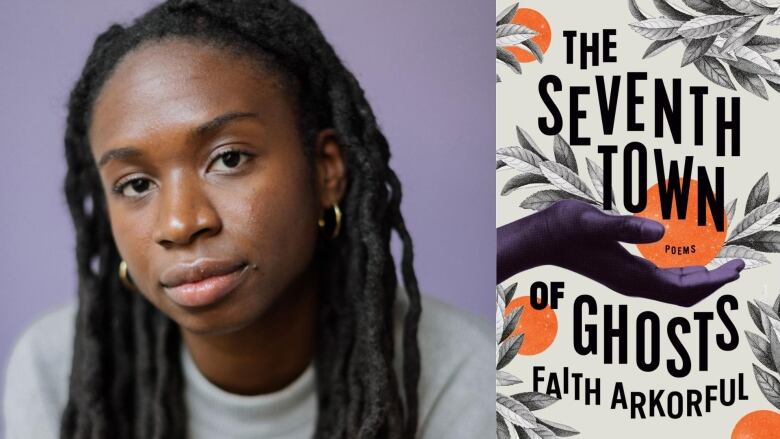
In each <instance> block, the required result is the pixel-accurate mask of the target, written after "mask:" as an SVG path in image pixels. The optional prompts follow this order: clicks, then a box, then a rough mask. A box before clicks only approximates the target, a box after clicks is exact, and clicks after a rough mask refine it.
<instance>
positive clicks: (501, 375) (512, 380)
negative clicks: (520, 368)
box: [496, 370, 523, 386]
mask: <svg viewBox="0 0 780 439" xmlns="http://www.w3.org/2000/svg"><path fill="white" fill-rule="evenodd" d="M522 382H523V380H521V379H520V378H518V377H516V376H514V375H512V374H511V373H509V372H504V371H503V370H497V371H496V385H499V386H513V385H515V384H521V383H522Z"/></svg>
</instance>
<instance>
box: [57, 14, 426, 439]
mask: <svg viewBox="0 0 780 439" xmlns="http://www.w3.org/2000/svg"><path fill="white" fill-rule="evenodd" d="M174 37H178V38H185V39H189V40H194V41H197V42H200V43H203V44H212V45H215V46H216V47H219V48H221V49H225V50H232V51H234V52H237V53H239V54H244V55H248V56H249V57H250V58H252V59H254V60H257V61H258V62H259V63H260V64H261V65H263V66H264V67H265V68H266V69H267V70H271V71H275V72H276V73H278V75H277V76H281V77H282V80H283V81H287V82H290V83H294V84H297V85H296V87H294V88H296V89H297V96H296V100H297V104H298V119H299V125H300V127H299V128H300V129H301V133H302V138H303V139H304V142H303V143H304V149H307V148H310V147H311V139H312V138H313V136H312V133H315V132H316V131H317V130H318V129H322V128H325V127H333V128H335V130H336V132H337V136H338V138H339V143H340V145H341V147H342V153H343V155H344V157H345V162H346V167H347V170H348V184H347V190H346V193H345V196H344V199H343V200H342V202H341V204H342V209H343V210H344V224H343V227H342V230H343V233H341V234H340V236H339V237H338V238H336V239H334V240H330V241H327V242H326V243H325V244H322V243H318V247H323V248H324V249H323V250H322V251H321V252H319V251H318V254H317V256H316V257H317V258H318V261H317V263H318V264H321V265H320V266H321V267H322V268H323V269H322V270H321V272H322V273H323V274H322V280H321V282H320V292H319V295H320V306H319V308H318V317H317V319H318V325H319V330H318V332H317V333H318V337H319V340H318V342H317V352H316V353H315V360H314V363H315V367H316V369H317V391H318V406H319V411H318V413H319V414H318V419H317V426H316V433H315V437H316V438H344V437H349V438H411V437H414V435H415V433H416V429H417V420H418V415H417V412H418V396H417V384H418V381H419V375H420V357H419V348H418V344H417V327H418V321H419V317H420V311H421V309H420V308H421V307H420V293H419V289H418V286H417V280H416V276H415V272H414V268H413V250H412V241H411V237H410V235H409V232H408V231H407V229H406V226H405V225H404V220H403V217H402V216H401V212H400V203H401V185H400V183H399V181H398V178H397V176H396V174H395V173H394V172H393V170H392V169H391V168H390V167H389V166H388V161H389V158H390V152H389V148H388V144H387V140H386V139H385V137H384V135H383V134H382V133H381V131H380V130H379V127H378V126H377V122H376V120H375V117H374V114H373V112H372V110H371V107H370V106H369V104H368V102H367V101H366V99H365V97H364V93H363V90H362V89H361V87H360V85H359V84H358V82H357V80H356V79H355V78H354V76H353V75H352V74H351V73H350V72H349V71H348V70H347V69H346V68H345V67H344V65H343V64H342V62H341V61H340V59H339V58H338V56H337V55H336V54H335V52H334V51H333V48H332V47H331V46H330V44H328V42H327V41H326V40H325V38H324V37H323V35H322V33H321V32H320V30H319V28H318V26H317V24H316V23H315V21H314V20H313V19H312V17H311V16H309V15H308V14H307V13H306V12H305V11H303V10H302V9H301V8H299V7H298V6H296V5H294V4H293V3H291V2H290V1H288V0H224V1H218V0H212V1H208V0H170V1H166V2H164V3H162V4H160V5H158V6H156V7H154V8H153V9H151V10H149V11H148V12H146V13H145V14H144V15H142V16H140V17H138V18H137V19H136V20H135V21H133V22H132V24H131V25H129V26H127V27H123V26H121V25H119V24H114V25H112V26H111V27H109V29H108V30H106V31H105V32H104V33H102V34H101V35H99V36H98V37H97V39H96V41H95V43H94V46H93V48H92V52H91V53H90V55H89V57H88V59H87V62H86V65H85V66H84V69H83V71H82V74H81V77H80V78H79V79H78V81H77V82H76V84H75V86H74V88H73V90H72V92H71V94H70V99H69V103H68V119H67V128H66V132H65V154H66V158H67V162H68V172H67V176H66V178H65V193H66V197H67V201H68V206H69V209H70V213H71V215H72V217H73V221H74V224H75V228H76V256H77V264H78V312H77V317H76V333H75V334H76V335H75V341H74V350H73V363H72V369H71V375H70V393H69V397H68V403H67V406H66V408H65V410H64V412H63V414H62V419H61V433H60V434H61V436H60V437H61V438H62V439H76V438H78V439H85V438H92V439H94V438H108V437H110V438H119V439H130V438H143V439H150V438H151V439H155V438H166V439H180V438H184V437H186V435H187V414H186V409H185V405H184V396H183V390H184V381H183V377H182V371H181V364H180V359H179V355H178V352H179V348H180V347H181V339H180V334H179V332H178V331H177V328H176V323H175V322H174V321H172V320H171V319H170V318H168V317H167V316H166V315H164V314H163V313H162V312H160V311H159V310H158V309H157V308H156V307H154V306H153V305H151V303H150V302H148V301H147V300H146V299H145V298H144V297H143V296H142V295H141V294H138V293H136V292H131V291H128V290H127V289H126V288H125V287H123V285H122V283H121V282H120V281H119V279H118V276H117V274H116V268H117V266H118V264H119V262H120V256H119V253H118V251H117V248H116V244H115V242H114V239H113V237H112V234H111V228H110V224H109V219H108V215H107V207H106V200H105V197H104V193H103V190H102V185H101V182H100V179H99V176H98V172H97V167H96V165H95V162H94V159H93V157H92V154H91V151H90V146H89V139H88V135H87V133H88V128H89V125H90V121H91V112H92V107H93V104H94V100H95V98H96V96H97V95H98V93H99V92H100V90H101V87H102V86H103V84H104V83H105V82H106V80H107V79H108V78H109V77H110V75H111V74H112V72H113V70H114V69H115V67H116V66H117V64H118V63H119V62H120V61H121V60H122V58H123V57H124V56H125V55H126V54H128V53H129V52H130V51H132V50H133V49H136V48H138V47H139V46H140V45H141V44H142V43H146V42H149V43H153V42H158V41H162V40H163V39H166V38H174ZM393 230H395V231H396V233H398V235H399V237H400V239H401V242H402V244H403V252H402V261H401V272H402V277H403V282H404V287H405V288H404V291H406V295H407V296H408V302H409V305H408V307H407V311H406V315H405V316H404V331H403V342H402V347H403V368H402V374H401V375H402V377H397V376H396V374H395V372H394V370H393V361H392V360H393V357H394V352H393V332H392V329H393V323H392V321H393V303H394V301H395V295H396V288H397V285H398V279H397V277H396V272H395V261H394V259H393V256H392V254H391V252H390V238H391V232H392V231H393ZM401 381H402V384H401V383H400V382H401Z"/></svg>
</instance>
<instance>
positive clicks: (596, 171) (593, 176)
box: [585, 158, 619, 212]
mask: <svg viewBox="0 0 780 439" xmlns="http://www.w3.org/2000/svg"><path fill="white" fill-rule="evenodd" d="M585 161H586V162H587V163H588V175H590V181H591V182H592V183H593V187H594V188H595V189H596V193H597V194H598V196H599V201H601V205H602V207H603V205H604V170H603V169H601V166H599V165H598V164H596V162H594V161H592V160H591V159H589V158H586V159H585ZM609 192H610V194H612V210H614V211H615V212H619V210H618V208H617V204H615V193H614V191H612V188H609Z"/></svg>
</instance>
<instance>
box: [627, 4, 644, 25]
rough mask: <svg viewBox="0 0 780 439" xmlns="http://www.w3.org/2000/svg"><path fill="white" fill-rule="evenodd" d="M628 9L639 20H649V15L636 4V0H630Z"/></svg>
mask: <svg viewBox="0 0 780 439" xmlns="http://www.w3.org/2000/svg"><path fill="white" fill-rule="evenodd" d="M628 11H629V12H631V15H632V16H633V17H634V18H636V19H637V20H639V21H642V20H647V15H645V14H644V12H642V10H641V9H639V6H638V5H637V4H636V0H628Z"/></svg>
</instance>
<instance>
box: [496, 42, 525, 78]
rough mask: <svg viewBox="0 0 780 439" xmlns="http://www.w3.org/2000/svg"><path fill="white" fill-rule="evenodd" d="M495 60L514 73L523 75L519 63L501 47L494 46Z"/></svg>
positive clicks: (510, 53)
mask: <svg viewBox="0 0 780 439" xmlns="http://www.w3.org/2000/svg"><path fill="white" fill-rule="evenodd" d="M496 59H497V60H499V61H501V62H502V63H504V64H506V65H507V66H509V67H510V68H511V69H512V70H513V71H514V72H515V73H517V74H521V73H523V67H522V66H521V65H520V61H518V60H517V58H515V56H514V55H512V52H510V51H508V50H506V49H504V48H503V47H498V46H496Z"/></svg>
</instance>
